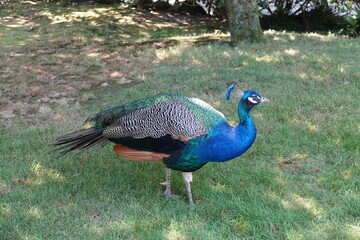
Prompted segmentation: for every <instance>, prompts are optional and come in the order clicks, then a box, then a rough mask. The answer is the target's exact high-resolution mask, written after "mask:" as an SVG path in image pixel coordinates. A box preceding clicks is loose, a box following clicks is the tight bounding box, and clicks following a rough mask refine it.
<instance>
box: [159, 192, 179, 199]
mask: <svg viewBox="0 0 360 240" xmlns="http://www.w3.org/2000/svg"><path fill="white" fill-rule="evenodd" d="M162 195H163V196H164V197H166V198H172V199H178V198H179V196H178V195H175V194H172V193H171V192H167V191H165V192H163V194H162Z"/></svg>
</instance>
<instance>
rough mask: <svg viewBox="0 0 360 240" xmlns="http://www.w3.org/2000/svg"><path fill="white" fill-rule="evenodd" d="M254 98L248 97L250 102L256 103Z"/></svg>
mask: <svg viewBox="0 0 360 240" xmlns="http://www.w3.org/2000/svg"><path fill="white" fill-rule="evenodd" d="M255 99H256V97H254V98H252V97H248V100H249V101H250V102H252V103H257V101H256V100H255Z"/></svg>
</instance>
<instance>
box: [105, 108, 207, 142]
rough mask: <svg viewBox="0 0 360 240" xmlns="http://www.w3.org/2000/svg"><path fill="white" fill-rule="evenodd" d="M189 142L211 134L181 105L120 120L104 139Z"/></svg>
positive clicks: (138, 113)
mask: <svg viewBox="0 0 360 240" xmlns="http://www.w3.org/2000/svg"><path fill="white" fill-rule="evenodd" d="M168 134H169V135H171V136H172V138H174V139H181V140H189V139H192V138H195V137H198V136H201V135H204V134H207V128H206V126H204V124H203V123H201V122H200V121H198V120H197V119H196V118H195V115H194V113H193V112H192V111H191V109H190V108H189V107H187V106H185V105H184V104H183V103H182V102H180V101H172V102H159V103H156V104H154V105H153V106H151V107H148V108H142V109H139V110H136V111H134V112H132V113H130V114H128V115H126V116H124V117H121V118H119V119H118V120H117V121H115V122H114V123H113V124H112V125H111V126H110V127H108V128H106V129H105V130H104V132H103V135H104V136H105V137H107V138H123V137H133V138H145V137H153V138H160V137H163V136H165V135H168Z"/></svg>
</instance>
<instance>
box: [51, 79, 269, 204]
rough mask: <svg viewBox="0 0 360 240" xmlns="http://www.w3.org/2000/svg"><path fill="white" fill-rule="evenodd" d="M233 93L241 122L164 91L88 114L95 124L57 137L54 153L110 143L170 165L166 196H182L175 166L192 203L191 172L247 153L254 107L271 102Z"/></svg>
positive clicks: (123, 152) (137, 157) (132, 155)
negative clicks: (174, 186) (175, 188)
mask: <svg viewBox="0 0 360 240" xmlns="http://www.w3.org/2000/svg"><path fill="white" fill-rule="evenodd" d="M230 94H233V95H237V97H238V98H240V101H239V104H238V115H239V124H238V125H237V126H235V127H232V126H230V125H229V123H228V122H227V121H226V119H225V117H224V115H223V114H222V113H221V112H219V111H217V110H216V109H215V108H213V107H212V106H210V105H209V104H208V103H206V102H204V101H202V100H200V99H198V98H190V97H186V96H183V95H179V94H171V93H163V94H158V95H155V96H152V97H148V98H145V99H141V100H137V101H132V102H129V103H126V104H124V105H121V106H116V107H113V108H110V109H107V110H104V111H100V112H98V113H96V114H93V115H91V116H90V117H88V118H87V119H86V120H85V122H86V123H93V124H92V125H93V127H90V128H87V129H83V130H80V131H76V132H73V133H70V134H67V135H64V136H62V137H59V138H57V140H56V143H55V144H54V145H55V146H57V147H56V149H54V150H53V152H60V155H59V157H60V156H62V155H64V154H67V153H70V152H73V153H74V155H77V154H79V153H81V152H83V151H85V150H94V149H97V148H99V147H103V146H104V145H105V144H107V143H108V142H109V141H110V142H113V143H115V146H114V147H113V150H114V151H115V153H116V154H118V155H119V156H121V157H123V158H126V159H129V160H134V161H149V162H162V163H163V164H164V165H165V166H166V181H165V182H164V183H162V184H163V185H165V187H166V189H165V192H164V193H163V195H164V196H165V197H171V198H177V197H178V196H176V195H174V194H173V193H172V191H171V184H170V175H171V170H175V171H181V172H182V174H183V178H184V182H185V186H186V191H187V196H188V199H189V204H190V205H192V204H193V203H194V201H193V197H192V193H191V182H192V181H193V176H192V172H194V171H196V170H198V169H200V168H201V167H202V166H204V165H205V164H206V163H208V162H224V161H228V160H231V159H233V158H236V157H238V156H240V155H241V154H243V153H244V152H246V151H247V150H248V149H249V148H250V147H251V145H252V144H253V142H254V140H255V137H256V127H255V124H254V122H253V120H252V118H251V116H250V111H251V109H252V108H253V107H254V106H256V105H258V104H259V103H261V102H269V100H268V99H267V98H265V97H262V96H260V94H259V93H257V92H256V91H252V90H251V91H245V92H243V91H241V90H239V89H238V88H237V87H236V86H235V84H232V85H230V87H229V88H228V90H227V93H226V99H227V100H229V99H230Z"/></svg>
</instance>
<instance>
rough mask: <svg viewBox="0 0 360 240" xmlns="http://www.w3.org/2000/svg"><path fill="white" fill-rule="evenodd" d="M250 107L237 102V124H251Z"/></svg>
mask: <svg viewBox="0 0 360 240" xmlns="http://www.w3.org/2000/svg"><path fill="white" fill-rule="evenodd" d="M251 109H252V107H249V106H248V105H246V104H245V103H244V102H243V101H240V102H239V105H238V114H239V124H242V125H246V124H247V123H248V122H249V121H251V122H252V119H251V116H250V111H251Z"/></svg>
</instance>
